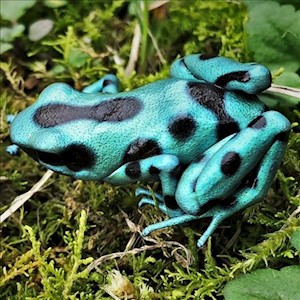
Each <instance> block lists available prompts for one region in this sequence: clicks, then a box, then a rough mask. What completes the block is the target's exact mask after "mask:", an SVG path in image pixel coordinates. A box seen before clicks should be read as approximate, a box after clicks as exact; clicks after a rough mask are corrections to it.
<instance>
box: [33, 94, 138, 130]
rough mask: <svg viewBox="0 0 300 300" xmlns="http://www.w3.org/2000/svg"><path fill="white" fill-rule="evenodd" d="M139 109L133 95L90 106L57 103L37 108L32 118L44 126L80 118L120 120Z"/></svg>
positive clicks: (130, 116)
mask: <svg viewBox="0 0 300 300" xmlns="http://www.w3.org/2000/svg"><path fill="white" fill-rule="evenodd" d="M141 109H142V104H141V102H140V101H138V99H136V98H133V97H127V98H116V99H111V100H108V101H104V102H101V103H100V104H97V105H90V106H75V105H67V104H59V103H57V104H49V105H46V106H42V107H40V108H38V109H37V111H36V112H35V114H34V116H33V119H34V122H35V123H36V124H38V125H39V126H41V127H44V128H49V127H54V126H57V125H61V124H65V123H68V122H71V121H75V120H82V119H88V120H94V121H97V122H121V121H124V120H127V119H131V118H133V117H134V116H136V115H137V114H138V113H139V112H140V110H141Z"/></svg>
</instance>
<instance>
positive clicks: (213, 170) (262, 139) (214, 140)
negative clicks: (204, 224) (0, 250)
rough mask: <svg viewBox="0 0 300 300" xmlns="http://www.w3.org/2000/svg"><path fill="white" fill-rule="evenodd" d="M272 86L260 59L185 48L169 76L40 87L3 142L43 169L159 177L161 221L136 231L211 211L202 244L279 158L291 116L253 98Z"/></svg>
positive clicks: (265, 184)
mask: <svg viewBox="0 0 300 300" xmlns="http://www.w3.org/2000/svg"><path fill="white" fill-rule="evenodd" d="M270 84H271V76H270V72H269V70H268V69H267V68H265V67H264V66H261V65H258V64H255V63H249V64H242V63H239V62H235V61H233V60H231V59H228V58H223V57H213V56H207V55H199V54H195V55H189V56H186V57H184V58H181V59H179V60H177V61H175V62H174V63H173V64H172V66H171V76H170V78H167V79H164V80H160V81H157V82H154V83H150V84H147V85H145V86H143V87H140V88H138V89H136V90H133V91H130V92H122V93H119V92H118V80H117V78H116V77H115V76H114V75H107V76H105V77H104V78H102V79H101V80H99V81H97V82H96V83H94V84H92V85H91V86H88V87H86V88H85V89H84V90H83V91H82V92H79V91H77V90H74V89H73V88H71V87H70V86H69V85H67V84H64V83H55V84H52V85H50V86H49V87H47V88H46V89H45V90H44V91H43V92H42V93H41V95H40V96H39V98H38V100H37V101H36V102H35V103H34V104H33V105H31V106H30V107H28V108H27V109H25V110H24V111H22V112H21V113H20V114H19V115H18V116H17V117H16V118H15V119H14V120H13V122H12V126H11V139H12V141H13V142H14V143H15V144H17V145H18V146H20V147H21V148H22V149H23V150H24V151H25V152H27V153H28V154H29V155H30V156H32V157H33V158H34V159H35V160H37V161H38V162H39V163H40V164H42V165H44V166H45V167H47V168H49V169H51V170H53V171H55V172H58V173H62V174H65V175H70V176H73V177H75V178H80V179H84V180H97V181H102V182H109V183H111V184H116V185H120V184H128V183H132V182H136V181H146V182H147V181H148V182H153V181H160V182H161V186H162V194H157V195H156V199H157V202H154V201H153V199H152V195H151V193H150V192H149V191H148V190H146V189H143V188H138V189H137V191H136V195H137V196H141V197H142V199H141V201H140V202H139V206H142V205H144V204H149V205H153V206H154V205H158V207H159V208H160V210H162V211H163V212H164V213H166V214H167V215H168V216H169V219H167V220H165V221H162V222H159V223H156V224H152V225H150V226H148V227H146V228H145V229H144V231H143V235H145V236H146V235H148V234H149V233H151V232H152V231H154V230H157V229H161V228H165V227H168V226H174V225H179V224H182V223H185V222H188V221H191V220H196V219H200V218H205V217H211V218H212V221H211V223H210V225H209V227H208V228H207V230H206V231H205V232H204V233H203V235H202V236H201V238H200V239H199V240H198V243H197V245H198V247H202V246H203V245H204V244H205V242H206V241H207V239H208V237H209V236H210V235H211V234H212V233H213V231H214V230H215V229H216V228H217V226H218V225H219V224H220V222H222V221H223V220H224V219H225V218H227V217H229V216H231V215H232V214H234V213H235V212H237V211H239V210H241V209H243V208H245V207H247V206H250V205H253V204H254V203H256V202H257V201H259V200H260V199H261V198H263V197H264V196H265V195H266V193H267V191H268V189H269V188H270V185H271V183H272V180H273V178H274V176H275V174H276V171H277V169H278V167H279V165H280V162H281V159H282V157H283V154H284V151H285V147H286V143H287V139H288V135H289V131H290V122H289V121H288V120H287V119H286V117H284V116H283V115H282V114H280V113H279V112H276V111H269V110H268V109H267V107H266V106H265V105H264V104H263V103H262V102H261V101H260V100H259V99H258V98H257V97H256V94H257V93H259V92H261V91H263V90H265V89H267V88H268V87H269V86H270Z"/></svg>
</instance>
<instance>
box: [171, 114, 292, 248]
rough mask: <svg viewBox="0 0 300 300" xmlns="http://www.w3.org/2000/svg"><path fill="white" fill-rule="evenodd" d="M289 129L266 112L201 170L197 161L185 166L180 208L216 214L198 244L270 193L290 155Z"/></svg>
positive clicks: (179, 190) (178, 193)
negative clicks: (223, 223)
mask: <svg viewBox="0 0 300 300" xmlns="http://www.w3.org/2000/svg"><path fill="white" fill-rule="evenodd" d="M289 130H290V123H289V121H288V120H287V119H286V118H285V117H284V116H283V115H281V114H280V113H278V112H275V111H268V112H265V113H263V114H262V115H260V116H258V117H257V118H256V119H255V120H253V121H252V122H250V124H249V125H248V127H247V128H244V129H243V130H242V131H241V132H239V133H237V134H236V135H235V136H233V137H232V138H230V139H229V140H228V141H227V142H225V143H223V145H222V146H221V147H219V149H218V151H215V152H214V154H213V155H212V156H210V157H208V159H207V161H206V163H205V166H204V167H203V168H201V169H200V172H198V173H197V172H195V171H194V170H195V168H196V166H193V165H191V166H190V167H189V168H187V169H186V170H185V172H184V173H183V174H182V177H181V179H180V181H179V183H178V188H177V191H176V199H177V202H178V204H179V206H180V207H181V209H182V210H183V211H184V212H185V213H186V214H188V215H194V216H200V217H201V218H203V217H212V218H213V219H212V222H211V224H210V225H209V227H208V229H207V230H206V231H205V233H204V234H203V236H202V237H201V238H200V240H199V241H198V246H202V245H203V244H204V243H205V241H206V240H207V238H208V237H209V236H210V235H211V234H212V232H213V231H214V230H215V229H216V228H217V226H218V225H219V224H220V222H222V220H224V219H225V218H227V217H228V216H230V215H232V214H233V213H235V212H237V211H239V210H241V209H242V208H244V207H247V206H249V205H252V204H254V203H255V202H257V201H258V200H259V199H261V198H263V197H264V195H265V194H266V192H267V190H268V189H269V187H270V185H271V182H272V180H273V178H274V176H275V173H276V170H277V169H278V167H279V164H280V161H281V159H282V156H283V154H284V150H285V146H286V141H287V136H288V133H289ZM221 142H222V141H221ZM219 143H220V142H219ZM219 143H218V144H219ZM218 144H217V145H218ZM213 147H215V146H213ZM209 151H211V150H210V149H209V150H208V151H207V152H209ZM205 154H206V153H205ZM203 159H205V156H204V158H203ZM200 163H201V162H200ZM187 188H188V193H187Z"/></svg>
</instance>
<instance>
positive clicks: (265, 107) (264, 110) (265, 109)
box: [262, 103, 270, 112]
mask: <svg viewBox="0 0 300 300" xmlns="http://www.w3.org/2000/svg"><path fill="white" fill-rule="evenodd" d="M269 110H270V108H269V106H267V104H265V103H264V106H263V111H262V112H266V111H269Z"/></svg>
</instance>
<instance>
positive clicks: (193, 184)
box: [192, 178, 198, 193]
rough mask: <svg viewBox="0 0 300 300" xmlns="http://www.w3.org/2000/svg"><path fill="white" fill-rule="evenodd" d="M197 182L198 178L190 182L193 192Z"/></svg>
mask: <svg viewBox="0 0 300 300" xmlns="http://www.w3.org/2000/svg"><path fill="white" fill-rule="evenodd" d="M197 182H198V178H197V179H195V180H194V181H193V182H192V191H193V193H195V192H196V187H197Z"/></svg>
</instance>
